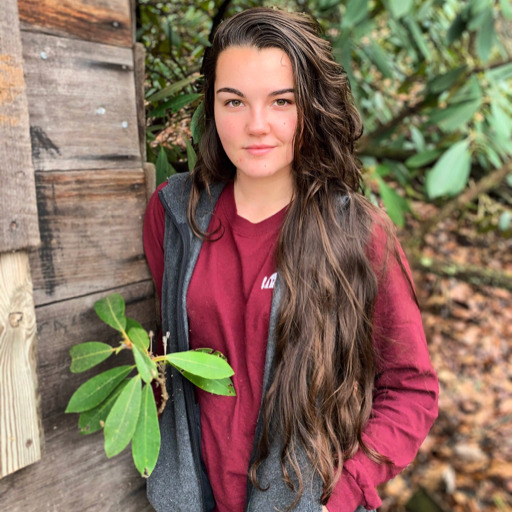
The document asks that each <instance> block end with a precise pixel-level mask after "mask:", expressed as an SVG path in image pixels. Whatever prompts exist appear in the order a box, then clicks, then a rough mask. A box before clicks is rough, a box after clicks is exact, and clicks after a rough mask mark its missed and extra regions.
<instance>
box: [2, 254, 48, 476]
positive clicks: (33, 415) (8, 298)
mask: <svg viewBox="0 0 512 512" xmlns="http://www.w3.org/2000/svg"><path fill="white" fill-rule="evenodd" d="M35 347H36V318H35V313H34V301H33V298H32V283H31V280H30V269H29V265H28V257H27V254H26V253H25V252H23V251H18V252H15V253H4V254H0V478H2V477H4V476H6V475H8V474H10V473H13V472H15V471H18V470H19V469H20V468H23V467H25V466H27V465H29V464H33V463H34V462H37V461H38V460H39V459H40V458H41V445H42V438H41V434H42V429H41V425H40V419H39V414H38V393H37V377H36V361H35V355H34V354H35Z"/></svg>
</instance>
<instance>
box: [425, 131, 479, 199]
mask: <svg viewBox="0 0 512 512" xmlns="http://www.w3.org/2000/svg"><path fill="white" fill-rule="evenodd" d="M470 169H471V153H470V152H469V140H468V139H465V140H461V141H459V142H457V143H456V144H454V145H453V146H452V147H451V148H450V149H448V150H447V151H445V152H444V153H443V155H442V156H441V158H440V159H439V160H438V161H437V163H436V165H435V166H434V167H433V168H432V169H431V170H430V171H428V173H427V177H426V183H425V184H426V189H427V194H428V196H429V197H430V198H432V199H435V198H436V197H441V196H454V195H457V194H459V193H460V192H462V190H463V189H464V187H465V186H466V184H467V182H468V178H469V171H470Z"/></svg>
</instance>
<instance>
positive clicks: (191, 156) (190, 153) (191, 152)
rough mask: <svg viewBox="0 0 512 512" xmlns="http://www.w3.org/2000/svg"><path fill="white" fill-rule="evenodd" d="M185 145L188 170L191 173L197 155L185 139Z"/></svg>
mask: <svg viewBox="0 0 512 512" xmlns="http://www.w3.org/2000/svg"><path fill="white" fill-rule="evenodd" d="M185 144H186V146H187V160H188V170H189V171H190V172H192V171H193V170H194V167H195V166H196V162H197V155H196V152H195V150H194V148H193V147H192V144H190V141H189V140H188V139H185Z"/></svg>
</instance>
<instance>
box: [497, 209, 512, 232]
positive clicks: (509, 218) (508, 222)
mask: <svg viewBox="0 0 512 512" xmlns="http://www.w3.org/2000/svg"><path fill="white" fill-rule="evenodd" d="M511 226H512V213H511V212H510V211H509V210H505V211H504V212H503V213H502V214H501V215H500V218H499V220H498V228H499V230H500V231H508V230H509V229H510V227H511Z"/></svg>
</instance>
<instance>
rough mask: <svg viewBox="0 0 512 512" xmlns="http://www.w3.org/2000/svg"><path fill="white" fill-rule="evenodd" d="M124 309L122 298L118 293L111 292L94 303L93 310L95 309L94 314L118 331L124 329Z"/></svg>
mask: <svg viewBox="0 0 512 512" xmlns="http://www.w3.org/2000/svg"><path fill="white" fill-rule="evenodd" d="M124 309H125V305H124V299H123V296H122V295H121V294H119V293H112V294H110V295H107V296H106V297H105V298H104V299H100V300H98V301H97V302H95V303H94V311H96V314H97V315H98V316H99V317H100V318H101V319H102V320H103V321H104V322H105V323H106V324H108V325H110V327H113V328H114V329H115V330H116V331H119V332H122V331H124V329H125V327H126V317H125V316H124Z"/></svg>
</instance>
